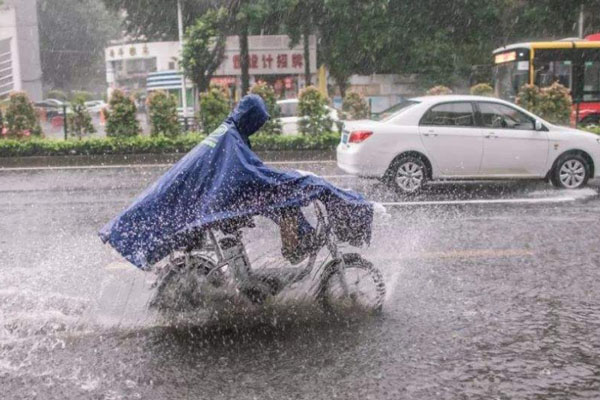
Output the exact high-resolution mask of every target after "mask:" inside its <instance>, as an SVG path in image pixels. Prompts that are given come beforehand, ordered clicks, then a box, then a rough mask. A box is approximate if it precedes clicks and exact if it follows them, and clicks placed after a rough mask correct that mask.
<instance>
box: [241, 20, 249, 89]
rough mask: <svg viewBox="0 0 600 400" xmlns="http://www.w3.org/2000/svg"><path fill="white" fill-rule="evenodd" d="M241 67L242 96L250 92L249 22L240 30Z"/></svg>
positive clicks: (242, 25) (243, 23) (242, 24)
mask: <svg viewBox="0 0 600 400" xmlns="http://www.w3.org/2000/svg"><path fill="white" fill-rule="evenodd" d="M240 67H241V69H242V96H245V95H246V94H248V91H249V90H250V54H249V51H248V22H247V21H243V22H242V23H241V29H240Z"/></svg>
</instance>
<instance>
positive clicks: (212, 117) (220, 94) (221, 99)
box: [200, 86, 229, 135]
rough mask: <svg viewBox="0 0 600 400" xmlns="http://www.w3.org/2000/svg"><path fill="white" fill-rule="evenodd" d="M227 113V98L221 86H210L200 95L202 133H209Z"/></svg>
mask: <svg viewBox="0 0 600 400" xmlns="http://www.w3.org/2000/svg"><path fill="white" fill-rule="evenodd" d="M227 115H229V99H228V97H227V92H226V91H225V89H223V88H222V87H221V86H211V87H210V89H208V91H207V92H204V93H202V94H201V95H200V120H201V121H202V129H203V131H204V133H206V134H207V135H209V134H210V133H211V132H212V131H214V130H215V129H217V127H218V126H219V125H221V122H223V120H224V119H225V118H227Z"/></svg>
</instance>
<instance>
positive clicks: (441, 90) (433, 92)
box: [426, 85, 452, 96]
mask: <svg viewBox="0 0 600 400" xmlns="http://www.w3.org/2000/svg"><path fill="white" fill-rule="evenodd" d="M426 94H427V95H428V96H441V95H444V94H452V89H450V88H449V87H446V86H443V85H438V86H434V87H432V88H431V89H429V90H428V91H427V93H426Z"/></svg>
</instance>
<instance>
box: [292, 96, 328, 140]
mask: <svg viewBox="0 0 600 400" xmlns="http://www.w3.org/2000/svg"><path fill="white" fill-rule="evenodd" d="M298 100H299V103H298V112H299V114H300V117H302V118H301V119H300V122H299V123H298V125H299V129H300V132H301V133H302V134H303V135H307V136H318V135H322V134H324V133H326V132H329V131H331V127H332V125H333V121H332V120H331V118H330V117H329V110H328V109H327V107H326V106H327V98H326V97H325V96H323V95H322V94H321V92H319V91H318V90H317V88H315V87H314V86H309V87H307V88H305V89H303V90H302V91H301V92H300V96H298Z"/></svg>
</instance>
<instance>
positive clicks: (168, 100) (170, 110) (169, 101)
mask: <svg viewBox="0 0 600 400" xmlns="http://www.w3.org/2000/svg"><path fill="white" fill-rule="evenodd" d="M146 104H147V105H148V113H149V116H150V127H151V134H152V135H153V136H156V135H158V134H161V133H162V134H163V135H165V136H171V137H174V136H177V135H178V134H179V119H178V117H177V99H176V98H175V96H172V95H170V94H169V93H167V92H165V91H163V90H159V91H156V92H152V93H150V96H148V100H147V101H146Z"/></svg>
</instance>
